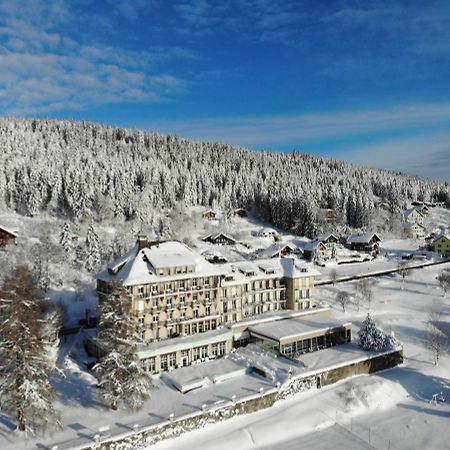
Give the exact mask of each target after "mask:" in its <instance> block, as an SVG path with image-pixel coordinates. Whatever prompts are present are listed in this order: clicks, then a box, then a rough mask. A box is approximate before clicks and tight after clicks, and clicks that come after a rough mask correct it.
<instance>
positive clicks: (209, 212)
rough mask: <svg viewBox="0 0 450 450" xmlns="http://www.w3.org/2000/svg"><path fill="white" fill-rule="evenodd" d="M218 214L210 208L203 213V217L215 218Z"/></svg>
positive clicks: (206, 218) (207, 218)
mask: <svg viewBox="0 0 450 450" xmlns="http://www.w3.org/2000/svg"><path fill="white" fill-rule="evenodd" d="M216 216H217V214H216V213H215V212H214V211H213V210H212V209H208V210H207V211H204V212H203V213H202V217H203V219H205V220H215V219H216Z"/></svg>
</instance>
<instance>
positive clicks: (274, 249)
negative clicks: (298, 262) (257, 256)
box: [262, 242, 303, 258]
mask: <svg viewBox="0 0 450 450" xmlns="http://www.w3.org/2000/svg"><path fill="white" fill-rule="evenodd" d="M301 253H303V252H302V250H301V249H299V248H298V247H297V246H296V245H294V244H292V243H290V242H288V243H286V244H284V243H282V242H275V243H274V244H273V245H271V246H270V247H269V248H267V249H265V250H264V251H263V252H262V255H263V256H264V257H267V258H281V257H282V256H288V255H293V254H301Z"/></svg>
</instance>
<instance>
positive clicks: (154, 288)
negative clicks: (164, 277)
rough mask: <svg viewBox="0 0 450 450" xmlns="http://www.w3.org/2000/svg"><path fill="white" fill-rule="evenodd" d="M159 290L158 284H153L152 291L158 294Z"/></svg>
mask: <svg viewBox="0 0 450 450" xmlns="http://www.w3.org/2000/svg"><path fill="white" fill-rule="evenodd" d="M157 292H158V286H157V285H156V284H152V293H153V294H156V293H157Z"/></svg>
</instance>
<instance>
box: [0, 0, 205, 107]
mask: <svg viewBox="0 0 450 450" xmlns="http://www.w3.org/2000/svg"><path fill="white" fill-rule="evenodd" d="M79 1H80V0H78V2H79ZM18 3H19V2H14V1H7V0H0V99H1V102H0V114H15V115H31V114H37V113H38V114H43V113H49V112H55V111H58V110H67V109H70V108H75V109H83V108H87V107H89V106H93V105H99V104H105V103H112V102H113V103H116V102H121V101H123V102H146V103H148V102H155V101H161V100H164V99H165V98H166V97H167V96H169V97H170V96H172V95H173V94H175V93H178V92H179V91H180V90H181V89H182V88H183V87H184V86H185V83H184V82H183V80H181V79H180V78H179V77H177V76H176V75H174V74H171V73H168V72H167V71H166V70H164V69H163V68H162V67H164V65H165V64H166V63H167V62H168V61H173V60H174V59H175V60H192V59H195V58H198V55H197V54H195V53H194V52H190V51H188V50H185V49H182V48H179V47H173V48H165V47H161V46H160V47H156V48H154V49H152V48H150V49H148V50H147V51H132V50H128V49H124V48H117V47H113V46H108V45H104V44H102V43H98V42H95V41H89V42H86V43H85V42H84V41H83V39H86V38H85V37H84V38H83V36H81V35H77V34H76V32H75V33H74V32H72V34H70V35H68V33H67V32H66V27H69V26H72V29H73V27H74V24H75V23H76V21H77V17H76V15H74V14H73V11H70V5H71V3H70V2H67V1H64V0H49V1H46V2H41V1H39V0H26V1H24V2H20V3H21V5H20V7H19V6H18ZM147 3H148V2H145V1H136V2H126V1H122V2H119V3H117V4H116V6H117V7H118V8H119V9H120V10H121V11H122V13H124V11H125V10H126V11H128V15H129V19H130V20H131V19H132V16H133V14H134V13H133V11H134V12H135V13H136V12H137V11H138V10H139V9H140V8H143V7H145V6H146V5H147ZM69 18H70V19H71V23H70V24H68V22H67V21H68V19H69ZM78 25H81V24H78ZM72 31H73V30H72Z"/></svg>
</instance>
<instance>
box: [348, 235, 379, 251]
mask: <svg viewBox="0 0 450 450" xmlns="http://www.w3.org/2000/svg"><path fill="white" fill-rule="evenodd" d="M380 242H381V239H380V237H379V236H378V235H377V234H376V233H356V234H352V235H351V236H350V237H349V238H348V239H347V244H348V246H349V247H350V249H351V250H356V251H359V252H366V253H371V254H373V255H378V253H379V252H380Z"/></svg>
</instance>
